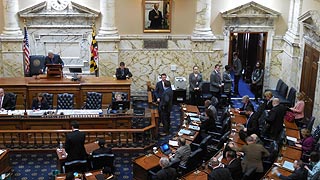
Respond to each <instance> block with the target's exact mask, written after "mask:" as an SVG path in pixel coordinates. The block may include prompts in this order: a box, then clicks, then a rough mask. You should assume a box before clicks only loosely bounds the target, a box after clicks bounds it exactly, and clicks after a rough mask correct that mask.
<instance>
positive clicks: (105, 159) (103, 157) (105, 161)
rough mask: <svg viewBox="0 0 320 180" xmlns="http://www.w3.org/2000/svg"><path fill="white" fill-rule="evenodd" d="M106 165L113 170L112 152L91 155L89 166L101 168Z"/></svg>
mask: <svg viewBox="0 0 320 180" xmlns="http://www.w3.org/2000/svg"><path fill="white" fill-rule="evenodd" d="M105 166H108V167H110V168H111V170H112V171H114V154H98V155H92V160H91V168H92V169H94V170H96V169H102V168H103V167H105Z"/></svg>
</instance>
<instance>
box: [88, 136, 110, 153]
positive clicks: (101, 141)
mask: <svg viewBox="0 0 320 180" xmlns="http://www.w3.org/2000/svg"><path fill="white" fill-rule="evenodd" d="M105 144H106V141H105V140H104V139H99V140H98V145H99V149H96V150H94V151H92V155H98V154H112V149H111V148H109V147H105Z"/></svg>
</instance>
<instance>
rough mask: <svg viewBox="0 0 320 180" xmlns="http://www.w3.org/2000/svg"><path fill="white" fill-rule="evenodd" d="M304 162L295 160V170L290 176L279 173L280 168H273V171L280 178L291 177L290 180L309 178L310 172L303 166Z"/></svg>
mask: <svg viewBox="0 0 320 180" xmlns="http://www.w3.org/2000/svg"><path fill="white" fill-rule="evenodd" d="M303 166H304V164H303V162H302V161H301V160H295V161H294V162H293V167H294V171H293V173H292V174H290V175H289V176H283V175H282V174H281V173H279V171H278V168H277V167H275V168H273V169H272V173H273V174H276V175H277V176H278V177H279V178H280V179H288V180H289V179H290V180H307V176H308V174H307V173H308V172H307V170H306V169H304V168H303Z"/></svg>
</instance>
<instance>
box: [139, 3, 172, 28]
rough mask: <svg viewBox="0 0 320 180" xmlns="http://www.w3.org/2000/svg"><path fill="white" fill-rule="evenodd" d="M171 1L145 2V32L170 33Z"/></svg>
mask: <svg viewBox="0 0 320 180" xmlns="http://www.w3.org/2000/svg"><path fill="white" fill-rule="evenodd" d="M170 2H171V0H158V1H155V0H145V3H144V11H145V12H144V15H145V18H144V21H145V22H144V32H170V17H171V16H170V12H171V10H170V8H171V6H170Z"/></svg>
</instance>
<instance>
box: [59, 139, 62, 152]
mask: <svg viewBox="0 0 320 180" xmlns="http://www.w3.org/2000/svg"><path fill="white" fill-rule="evenodd" d="M62 148H63V144H62V141H60V144H59V149H60V150H61V149H62Z"/></svg>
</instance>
